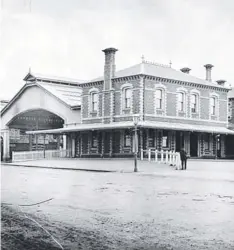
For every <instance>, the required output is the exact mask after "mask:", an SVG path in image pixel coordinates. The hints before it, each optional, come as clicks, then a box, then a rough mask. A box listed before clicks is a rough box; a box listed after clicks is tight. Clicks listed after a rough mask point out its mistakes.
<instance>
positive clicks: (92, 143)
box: [91, 131, 98, 148]
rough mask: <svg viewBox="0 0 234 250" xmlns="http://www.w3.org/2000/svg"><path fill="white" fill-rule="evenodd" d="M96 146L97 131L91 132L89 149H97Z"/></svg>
mask: <svg viewBox="0 0 234 250" xmlns="http://www.w3.org/2000/svg"><path fill="white" fill-rule="evenodd" d="M97 146H98V136H97V131H93V132H92V141H91V147H92V148H97Z"/></svg>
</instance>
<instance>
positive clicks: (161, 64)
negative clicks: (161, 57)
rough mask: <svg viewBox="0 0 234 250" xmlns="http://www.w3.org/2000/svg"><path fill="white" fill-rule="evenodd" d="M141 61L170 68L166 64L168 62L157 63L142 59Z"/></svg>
mask: <svg viewBox="0 0 234 250" xmlns="http://www.w3.org/2000/svg"><path fill="white" fill-rule="evenodd" d="M142 63H146V64H152V65H156V66H160V67H165V68H171V66H170V65H168V64H163V63H157V62H154V61H148V60H143V61H142Z"/></svg>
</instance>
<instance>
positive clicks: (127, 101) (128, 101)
mask: <svg viewBox="0 0 234 250" xmlns="http://www.w3.org/2000/svg"><path fill="white" fill-rule="evenodd" d="M123 91H124V108H125V109H129V108H130V107H131V96H132V91H131V89H130V88H125V89H124V90H123Z"/></svg>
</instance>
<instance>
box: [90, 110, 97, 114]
mask: <svg viewBox="0 0 234 250" xmlns="http://www.w3.org/2000/svg"><path fill="white" fill-rule="evenodd" d="M89 113H90V114H91V115H97V111H91V112H89Z"/></svg>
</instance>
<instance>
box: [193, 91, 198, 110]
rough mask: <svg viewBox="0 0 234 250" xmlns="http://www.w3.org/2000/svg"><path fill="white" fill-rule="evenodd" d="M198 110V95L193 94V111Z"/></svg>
mask: <svg viewBox="0 0 234 250" xmlns="http://www.w3.org/2000/svg"><path fill="white" fill-rule="evenodd" d="M197 112H198V96H197V95H196V94H192V95H191V113H197Z"/></svg>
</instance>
